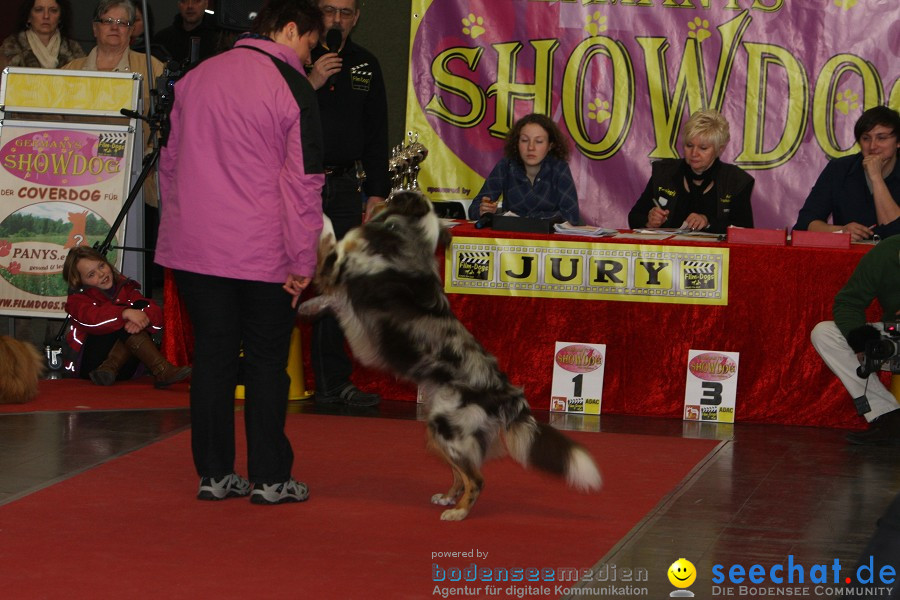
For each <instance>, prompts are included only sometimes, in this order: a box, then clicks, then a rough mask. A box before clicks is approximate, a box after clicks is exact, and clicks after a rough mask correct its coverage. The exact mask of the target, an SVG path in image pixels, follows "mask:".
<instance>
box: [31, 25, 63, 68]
mask: <svg viewBox="0 0 900 600" xmlns="http://www.w3.org/2000/svg"><path fill="white" fill-rule="evenodd" d="M61 37H62V36H60V35H59V30H58V29H57V30H56V31H54V32H53V35H52V36H51V37H50V43H49V44H47V45H46V46H45V45H44V42H42V41H41V38H39V37H38V34H36V33H35V32H33V31H32V30H30V29H26V30H25V38H26V39H27V40H28V45H29V46H31V51H32V52H34V56H35V58H37V59H38V62H39V63H41V66H42V67H44V68H45V69H55V68H56V67H58V66H59V43H60V39H61Z"/></svg>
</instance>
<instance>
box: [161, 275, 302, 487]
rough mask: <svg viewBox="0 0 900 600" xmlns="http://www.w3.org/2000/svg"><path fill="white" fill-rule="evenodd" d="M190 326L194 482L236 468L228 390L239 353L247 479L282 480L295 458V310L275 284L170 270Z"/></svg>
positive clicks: (231, 387) (231, 399)
mask: <svg viewBox="0 0 900 600" xmlns="http://www.w3.org/2000/svg"><path fill="white" fill-rule="evenodd" d="M173 273H174V276H175V282H176V283H177V285H178V291H179V293H180V294H181V297H182V299H183V300H184V303H185V306H186V307H187V312H188V315H189V316H190V318H191V324H192V325H193V328H194V366H193V369H194V371H193V374H192V376H191V449H192V450H193V455H194V466H195V467H196V469H197V473H198V474H199V475H200V477H214V478H217V479H218V478H220V477H223V476H225V475H228V474H229V473H232V472H233V471H234V454H235V450H234V391H235V387H236V386H237V383H238V360H239V354H240V352H241V349H243V351H244V364H243V367H244V369H243V373H244V381H243V384H244V390H245V403H244V415H245V416H244V420H245V429H246V435H247V466H248V471H249V473H248V476H249V479H250V481H252V482H253V483H268V484H271V483H280V482H282V481H287V480H288V479H289V478H290V476H291V467H292V466H293V462H294V453H293V450H292V449H291V443H290V441H289V440H288V438H287V436H286V435H285V434H284V423H285V418H286V415H287V402H288V390H289V388H290V377H288V374H287V372H286V368H287V362H288V353H289V351H290V341H291V332H292V331H293V328H294V320H295V315H296V312H295V310H294V309H293V308H291V299H292V298H291V296H290V295H289V294H288V293H287V292H285V291H284V290H283V289H282V287H281V286H282V284H280V283H264V282H259V281H246V280H242V279H229V278H225V277H216V276H212V275H200V274H198V273H190V272H187V271H177V270H176V271H174V272H173Z"/></svg>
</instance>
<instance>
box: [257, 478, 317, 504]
mask: <svg viewBox="0 0 900 600" xmlns="http://www.w3.org/2000/svg"><path fill="white" fill-rule="evenodd" d="M307 498H309V488H308V487H306V484H305V483H303V482H302V481H297V480H295V479H294V478H293V477H291V478H290V479H288V480H287V481H285V482H282V483H273V484H265V483H257V484H256V485H254V486H253V491H252V492H251V493H250V502H252V503H253V504H284V503H285V502H303V501H305V500H306V499H307Z"/></svg>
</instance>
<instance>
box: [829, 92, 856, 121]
mask: <svg viewBox="0 0 900 600" xmlns="http://www.w3.org/2000/svg"><path fill="white" fill-rule="evenodd" d="M857 100H859V96H858V95H857V94H856V92H854V91H853V90H844V91H843V92H838V95H837V97H836V98H835V101H834V107H835V108H836V109H838V110H839V111H841V112H842V113H843V114H845V115H846V114H849V112H850V109H854V108H859V103H858V102H857Z"/></svg>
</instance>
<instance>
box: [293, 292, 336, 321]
mask: <svg viewBox="0 0 900 600" xmlns="http://www.w3.org/2000/svg"><path fill="white" fill-rule="evenodd" d="M330 310H331V307H330V306H329V304H328V298H327V297H325V296H316V297H315V298H310V299H309V300H307V301H306V302H303V303H302V304H300V306H299V307H297V314H298V315H300V316H301V317H306V318H309V319H311V318H313V317H318V316H319V315H321V314H322V313H324V312H328V311H330Z"/></svg>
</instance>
